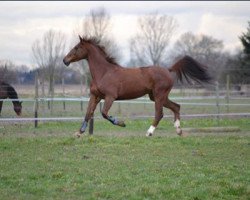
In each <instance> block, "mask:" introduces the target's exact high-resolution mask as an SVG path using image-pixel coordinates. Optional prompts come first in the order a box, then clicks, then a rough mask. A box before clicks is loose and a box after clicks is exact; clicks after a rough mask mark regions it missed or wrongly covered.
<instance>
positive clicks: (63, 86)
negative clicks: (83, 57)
mask: <svg viewBox="0 0 250 200" xmlns="http://www.w3.org/2000/svg"><path fill="white" fill-rule="evenodd" d="M62 89H63V98H65V85H64V77H63V78H62ZM65 109H66V105H65V101H64V100H63V110H65Z"/></svg>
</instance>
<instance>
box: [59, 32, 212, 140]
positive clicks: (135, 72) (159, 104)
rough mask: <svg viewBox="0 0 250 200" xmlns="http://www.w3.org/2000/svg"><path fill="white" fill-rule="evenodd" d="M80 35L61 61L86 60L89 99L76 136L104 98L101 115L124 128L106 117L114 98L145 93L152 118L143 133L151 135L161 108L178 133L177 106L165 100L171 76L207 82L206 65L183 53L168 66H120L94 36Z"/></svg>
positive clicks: (172, 82) (161, 115)
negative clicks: (151, 104) (168, 112)
mask: <svg viewBox="0 0 250 200" xmlns="http://www.w3.org/2000/svg"><path fill="white" fill-rule="evenodd" d="M79 38H80V42H79V43H78V44H77V45H76V46H75V47H74V48H73V49H72V50H71V51H70V52H69V53H68V54H67V55H66V56H65V57H64V59H63V62H64V64H65V65H67V66H68V65H69V64H70V63H72V62H76V61H79V60H82V59H86V60H87V61H88V65H89V69H90V73H91V76H92V82H91V86H90V100H89V103H88V108H87V113H86V115H85V119H84V121H83V123H82V126H81V128H80V130H79V132H77V136H78V137H80V135H81V134H82V133H84V132H85V130H86V128H87V125H88V121H89V120H90V118H91V117H92V115H93V113H94V111H95V109H96V106H97V104H98V103H99V102H100V101H101V99H104V105H103V109H102V116H103V117H104V118H105V119H107V120H108V121H110V122H111V123H112V124H114V125H118V126H122V127H125V123H124V122H123V121H120V120H118V119H117V118H115V117H112V116H109V115H108V111H109V109H110V108H111V106H112V103H113V102H114V101H115V100H126V99H134V98H138V97H141V96H143V95H145V94H148V95H149V97H150V99H151V100H152V101H154V102H155V118H154V121H153V123H152V125H151V126H150V127H149V129H148V131H147V134H146V136H152V135H153V133H154V130H155V128H156V127H157V125H158V123H159V122H160V120H161V119H162V117H163V107H165V108H169V109H170V110H172V111H173V113H174V127H175V128H176V131H177V134H178V135H182V130H181V126H180V105H179V104H177V103H175V102H172V101H171V100H169V99H168V95H169V92H170V90H171V89H172V87H173V84H174V81H175V79H178V80H180V81H183V76H184V77H185V78H186V80H187V81H189V78H191V79H193V80H195V81H197V82H200V83H201V82H209V81H210V79H211V78H210V76H209V75H208V73H207V71H206V68H205V67H204V66H203V65H201V64H200V63H198V62H197V61H195V60H194V59H192V58H191V57H189V56H185V57H184V58H182V59H180V60H179V61H178V62H177V63H175V64H174V65H173V66H172V67H170V68H169V69H167V68H163V67H159V66H149V67H139V68H124V67H121V66H120V65H119V64H117V63H116V62H115V60H114V58H112V57H110V56H109V55H108V54H107V53H106V51H105V48H104V47H103V46H101V45H100V42H99V41H98V40H97V39H96V38H81V37H80V36H79Z"/></svg>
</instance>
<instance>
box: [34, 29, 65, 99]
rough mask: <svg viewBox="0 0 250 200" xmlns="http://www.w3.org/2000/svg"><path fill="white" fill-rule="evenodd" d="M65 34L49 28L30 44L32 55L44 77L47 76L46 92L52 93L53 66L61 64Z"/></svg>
mask: <svg viewBox="0 0 250 200" xmlns="http://www.w3.org/2000/svg"><path fill="white" fill-rule="evenodd" d="M65 41H66V39H65V35H64V34H63V33H61V32H57V31H54V30H49V31H47V32H46V33H44V35H43V37H42V38H41V39H37V40H36V41H35V42H34V43H33V45H32V56H33V59H34V61H35V62H36V63H37V65H38V67H39V68H40V72H41V75H42V76H43V78H44V79H46V78H48V81H49V89H48V94H49V95H51V96H53V94H54V78H55V68H56V67H58V66H60V65H62V57H63V56H64V51H65Z"/></svg>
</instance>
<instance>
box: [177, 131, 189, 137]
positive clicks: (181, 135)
mask: <svg viewBox="0 0 250 200" xmlns="http://www.w3.org/2000/svg"><path fill="white" fill-rule="evenodd" d="M177 135H179V136H180V137H187V136H188V133H187V132H184V131H181V132H180V133H177Z"/></svg>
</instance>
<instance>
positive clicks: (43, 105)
mask: <svg viewBox="0 0 250 200" xmlns="http://www.w3.org/2000/svg"><path fill="white" fill-rule="evenodd" d="M42 97H43V100H42V110H43V115H45V99H44V98H45V89H44V76H42Z"/></svg>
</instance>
